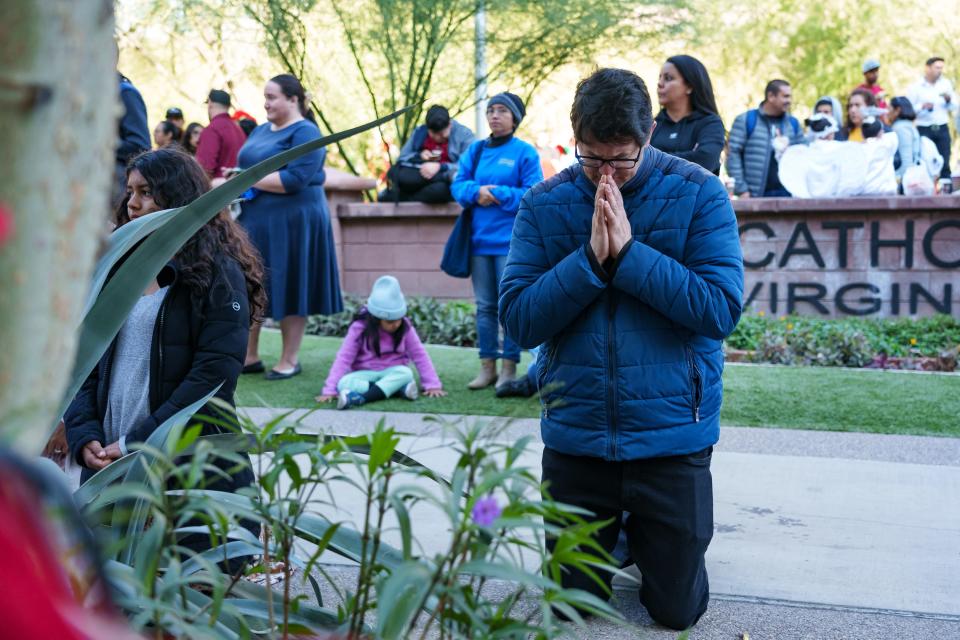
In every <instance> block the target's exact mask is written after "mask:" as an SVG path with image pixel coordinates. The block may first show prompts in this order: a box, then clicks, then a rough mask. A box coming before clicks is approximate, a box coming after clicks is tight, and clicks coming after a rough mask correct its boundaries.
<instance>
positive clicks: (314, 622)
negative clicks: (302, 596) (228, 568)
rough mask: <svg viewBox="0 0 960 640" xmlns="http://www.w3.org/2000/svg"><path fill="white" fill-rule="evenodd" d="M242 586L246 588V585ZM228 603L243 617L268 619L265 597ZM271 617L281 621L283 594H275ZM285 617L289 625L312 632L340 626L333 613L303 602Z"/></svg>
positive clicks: (241, 599) (233, 600) (234, 599)
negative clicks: (301, 627)
mask: <svg viewBox="0 0 960 640" xmlns="http://www.w3.org/2000/svg"><path fill="white" fill-rule="evenodd" d="M244 586H245V587H246V585H244ZM229 603H230V606H231V607H232V608H234V609H236V610H237V611H238V612H240V613H241V614H243V615H244V616H249V617H251V618H259V619H261V620H267V619H269V618H270V609H269V607H267V602H266V598H265V597H264V599H263V600H260V599H246V598H231V599H230V600H229ZM273 616H274V618H275V619H282V617H283V594H279V593H276V592H275V594H274V600H273ZM287 616H288V619H289V620H290V622H291V624H298V625H300V626H303V627H306V628H307V629H311V630H314V631H316V630H323V631H331V630H334V629H338V628H339V627H340V625H341V623H340V620H339V619H338V618H337V614H336V613H335V612H333V611H330V610H329V609H321V608H320V607H313V606H310V605H308V604H306V603H303V602H301V603H299V604H298V605H297V612H296V613H288V614H287Z"/></svg>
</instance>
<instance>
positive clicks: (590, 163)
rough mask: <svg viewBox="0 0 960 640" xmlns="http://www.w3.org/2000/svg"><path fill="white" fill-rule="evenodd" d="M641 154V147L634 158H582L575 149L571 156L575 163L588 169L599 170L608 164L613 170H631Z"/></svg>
mask: <svg viewBox="0 0 960 640" xmlns="http://www.w3.org/2000/svg"><path fill="white" fill-rule="evenodd" d="M642 154H643V148H642V147H641V148H640V150H639V151H637V157H636V158H597V157H594V156H582V155H580V151H579V150H576V149H575V150H574V152H573V156H574V157H575V158H576V159H577V162H579V163H580V166H581V167H586V168H588V169H599V168H600V167H602V166H603V165H605V164H609V165H610V166H611V167H612V168H613V169H633V168H634V167H635V166H637V163H638V162H640V156H641V155H642Z"/></svg>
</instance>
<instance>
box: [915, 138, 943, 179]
mask: <svg viewBox="0 0 960 640" xmlns="http://www.w3.org/2000/svg"><path fill="white" fill-rule="evenodd" d="M917 131H919V132H920V135H922V136H924V137H927V138H930V139H931V140H933V143H934V144H935V145H937V151H939V152H940V155H942V156H943V168H942V169H940V178H941V179H943V178H946V179H947V180H950V179H951V177H950V127H949V126H948V125H945V124H941V125H933V126H931V127H917Z"/></svg>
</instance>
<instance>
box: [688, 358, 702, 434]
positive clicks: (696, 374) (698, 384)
mask: <svg viewBox="0 0 960 640" xmlns="http://www.w3.org/2000/svg"><path fill="white" fill-rule="evenodd" d="M684 349H685V350H686V352H687V365H688V367H689V369H690V383H691V385H692V386H693V421H694V422H700V402H701V401H702V400H703V374H701V372H700V367H699V366H698V365H697V357H696V354H694V352H693V348H692V347H691V346H690V345H689V344H686V345H684Z"/></svg>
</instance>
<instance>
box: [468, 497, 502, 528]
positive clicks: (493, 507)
mask: <svg viewBox="0 0 960 640" xmlns="http://www.w3.org/2000/svg"><path fill="white" fill-rule="evenodd" d="M500 513H501V510H500V507H499V506H498V505H497V499H496V498H494V497H493V496H487V497H486V498H480V499H479V500H477V504H475V505H473V512H472V514H471V515H472V516H473V521H474V522H475V523H477V524H478V525H480V526H481V527H489V526H490V525H492V524H493V522H494V520H496V519H497V518H499V517H500Z"/></svg>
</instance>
